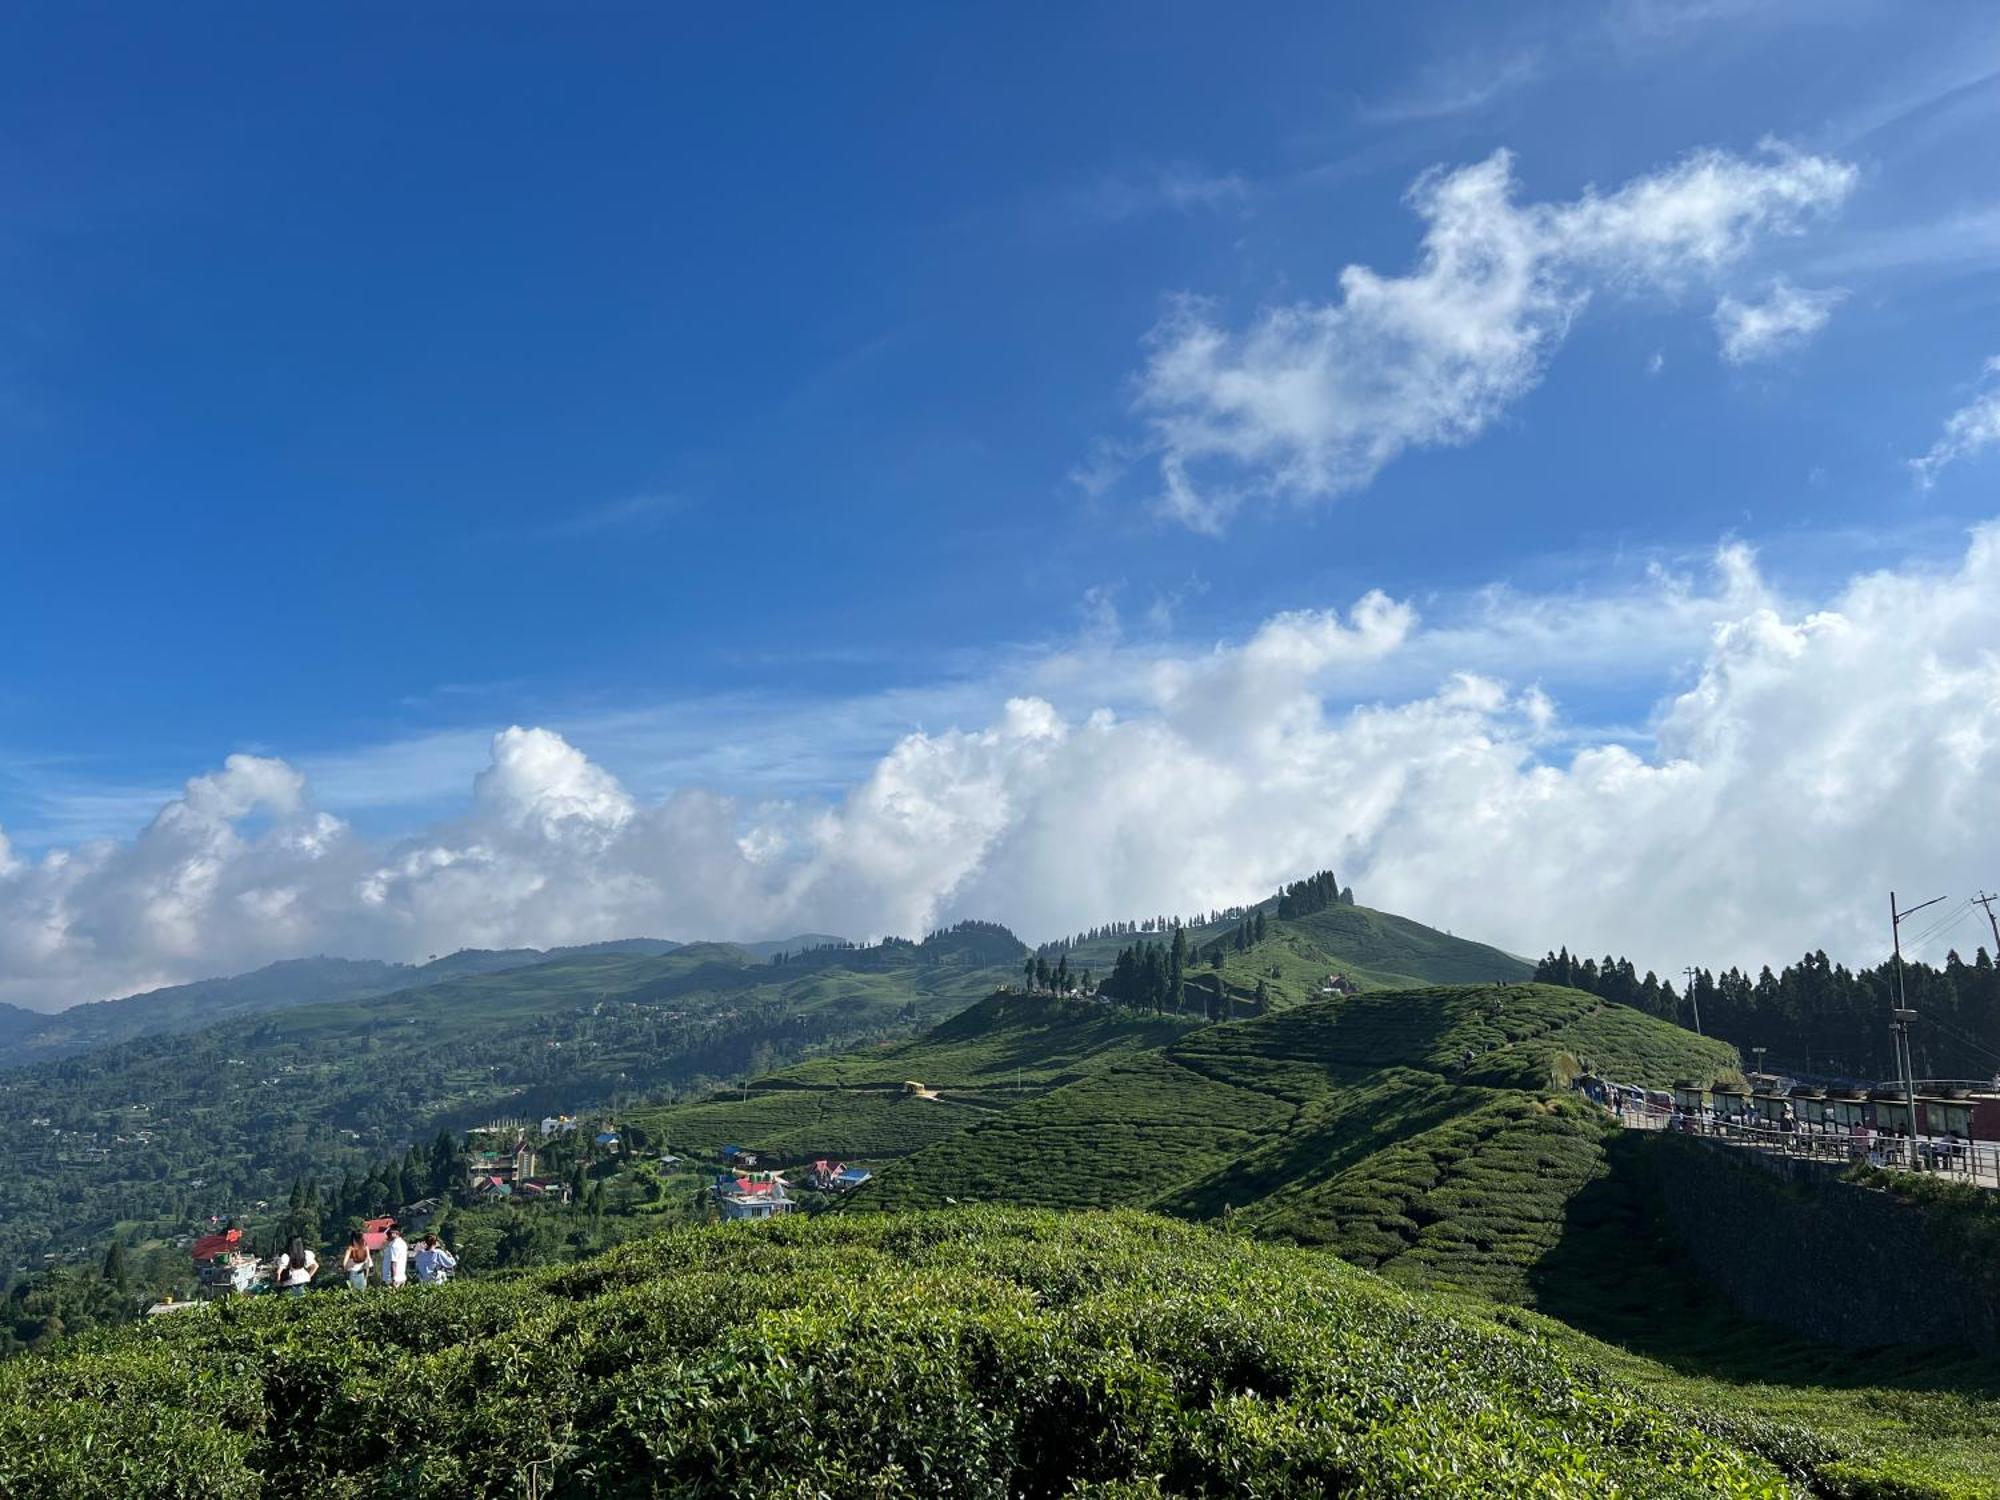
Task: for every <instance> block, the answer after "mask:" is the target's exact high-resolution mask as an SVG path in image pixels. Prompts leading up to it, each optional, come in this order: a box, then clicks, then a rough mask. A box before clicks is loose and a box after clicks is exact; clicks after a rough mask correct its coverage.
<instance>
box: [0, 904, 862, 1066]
mask: <svg viewBox="0 0 2000 1500" xmlns="http://www.w3.org/2000/svg"><path fill="white" fill-rule="evenodd" d="M839 941H840V939H838V938H833V937H828V936H827V935H825V934H824V933H802V934H800V935H798V936H796V937H789V938H781V939H776V940H773V941H770V942H763V943H741V944H737V945H736V946H738V947H740V948H742V949H743V950H744V951H745V952H748V953H750V954H753V955H755V956H756V957H758V958H763V959H768V958H769V957H770V956H771V955H772V954H774V953H779V952H792V951H795V950H797V949H800V948H808V947H814V946H818V945H820V944H826V943H837V942H839ZM683 946H684V945H683V944H681V943H677V942H674V941H672V940H671V939H668V938H616V939H613V940H611V941H609V942H603V943H582V944H578V945H575V946H573V947H566V948H464V949H461V950H460V951H459V952H457V953H451V954H447V955H446V956H445V957H443V958H434V959H431V960H430V961H429V962H428V963H421V964H400V963H389V962H386V961H384V960H381V959H373V958H326V957H318V958H293V959H285V960H283V961H281V962H279V963H274V964H266V965H265V966H264V967H263V968H261V969H255V970H252V971H251V972H250V973H248V974H235V975H230V976H227V977H224V978H217V979H198V980H195V981H194V982H192V983H190V984H176V985H169V986H167V987H166V988H164V989H157V990H147V991H145V992H144V993H142V994H137V995H126V996H123V997H122V998H120V999H116V1000H98V1001H94V1002H91V1003H89V1004H85V1005H75V1006H71V1007H70V1008H69V1009H68V1010H63V1011H56V1012H54V1013H53V1014H50V1013H47V1012H43V1011H36V1010H27V1009H24V1008H22V1007H20V1006H16V1005H0V1068H4V1067H12V1066H17V1065H19V1064H22V1063H30V1062H44V1061H49V1060H51V1059H55V1058H61V1057H69V1056H72V1055H74V1054H76V1053H78V1052H83V1051H86V1050H88V1049H89V1048H91V1047H99V1046H104V1045H106V1044H107V1043H111V1042H125V1041H131V1040H132V1039H134V1038H135V1037H142V1036H159V1035H172V1034H174V1033H178V1032H187V1031H198V1030H200V1029H201V1028H202V1027H204V1026H208V1025H211V1024H213V1023H214V1022H217V1021H226V1020H228V1019H230V1018H231V1017H234V1016H246V1015H252V1014H256V1013H259V1012H263V1011H273V1010H287V1009H290V1008H291V1007H292V1006H296V1005H320V1004H324V1003H326V1002H328V1001H332V1000H361V999H366V998H368V997H369V996H372V995H387V994H393V993H395V992H396V991H398V990H410V989H419V988H422V987H423V986H426V985H432V984H439V983H442V982H443V981H445V980H447V979H463V978H467V977H469V976H472V975H476V974H498V973H501V972H503V971H505V970H508V969H522V968H527V967H529V966H531V965H534V964H541V963H548V962H550V961H551V960H555V959H563V958H589V957H597V956H606V957H631V958H657V957H660V956H662V955H664V954H668V953H672V952H674V951H675V950H676V949H679V948H681V947H683Z"/></svg>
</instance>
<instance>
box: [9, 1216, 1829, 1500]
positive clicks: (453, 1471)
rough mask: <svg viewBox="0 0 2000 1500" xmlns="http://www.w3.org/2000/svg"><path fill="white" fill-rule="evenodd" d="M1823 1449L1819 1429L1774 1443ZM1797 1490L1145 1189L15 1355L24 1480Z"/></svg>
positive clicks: (567, 1486)
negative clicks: (1130, 1200) (1069, 1210)
mask: <svg viewBox="0 0 2000 1500" xmlns="http://www.w3.org/2000/svg"><path fill="white" fill-rule="evenodd" d="M1748 1441H1749V1442H1750V1443H1751V1444H1752V1446H1753V1447H1755V1446H1767V1447H1777V1448H1783V1449H1785V1450H1786V1451H1787V1453H1788V1454H1789V1460H1788V1461H1789V1462H1791V1463H1792V1464H1793V1465H1794V1467H1795V1468H1801V1471H1802V1472H1805V1471H1809V1470H1810V1467H1811V1466H1812V1465H1813V1464H1816V1463H1821V1462H1828V1461H1831V1459H1832V1457H1833V1454H1832V1450H1831V1449H1828V1448H1826V1447H1825V1445H1823V1444H1820V1443H1818V1442H1817V1441H1816V1440H1814V1439H1813V1438H1811V1436H1810V1434H1805V1433H1800V1432H1794V1431H1790V1430H1787V1429H1781V1428H1777V1427H1764V1428H1760V1429H1759V1430H1758V1431H1757V1432H1755V1433H1754V1434H1750V1435H1749V1436H1748ZM531 1466H539V1467H538V1469H537V1475H538V1478H539V1481H540V1484H541V1493H543V1494H545V1495H554V1496H585V1495H593V1496H595V1495H608V1496H640V1495H669V1494H674V1495H678V1494H690V1495H691V1494H707V1495H745V1496H748V1495H757V1496H799V1497H805V1496H817V1495H862V1494H865V1495H871V1496H883V1497H887V1496H904V1495H908V1496H926V1497H929V1496H982V1497H984V1496H991V1497H1000V1496H1014V1495H1022V1496H1026V1495H1092V1496H1099V1497H1106V1500H1108V1497H1112V1496H1117V1497H1121V1500H1137V1497H1143V1496H1148V1495H1155V1496H1157V1495H1193V1494H1204V1495H1264V1496H1274V1495H1288V1496H1289V1495H1301V1496H1311V1495H1323V1496H1333V1495H1339V1496H1354V1497H1364V1496H1373V1497H1383V1500H1389V1497H1419V1496H1437V1497H1460V1496H1467V1495H1481V1496H1521V1497H1527V1496H1534V1497H1538V1500H1557V1497H1565V1496H1575V1497H1578V1500H1585V1497H1589V1500H1596V1497H1600V1496H1606V1495H1625V1496H1660V1497H1689V1500H1694V1497H1714V1496H1767V1497H1781V1496H1789V1495H1793V1494H1796V1493H1797V1490H1796V1489H1795V1488H1794V1486H1793V1485H1792V1483H1791V1482H1790V1481H1789V1480H1788V1479H1787V1478H1786V1477H1785V1475H1784V1474H1783V1473H1782V1472H1781V1471H1780V1470H1779V1468H1777V1467H1776V1466H1775V1465H1774V1464H1773V1463H1771V1462H1770V1461H1769V1460H1768V1459H1766V1458H1765V1457H1763V1456H1761V1455H1760V1454H1759V1453H1757V1452H1755V1451H1752V1448H1750V1447H1745V1446H1743V1445H1742V1444H1741V1443H1739V1442H1734V1441H1730V1440H1728V1439H1725V1438H1723V1437H1720V1436H1718V1435H1716V1434H1715V1433H1714V1432H1713V1431H1711V1430H1705V1428H1704V1424H1703V1422H1702V1421H1701V1420H1700V1419H1698V1418H1696V1417H1694V1416H1691V1415H1690V1414H1689V1413H1687V1412H1685V1411H1683V1410H1679V1409H1675V1408H1673V1407H1669V1406H1664V1405H1662V1404H1660V1403H1659V1402H1657V1401H1656V1400H1654V1399H1652V1398H1650V1397H1649V1396H1648V1395H1646V1394H1645V1393H1643V1392H1642V1391H1640V1390H1639V1389H1638V1388H1636V1387H1634V1386H1632V1385H1628V1384H1625V1383H1622V1382H1620V1381H1618V1380H1615V1379H1612V1378H1609V1377H1607V1376H1606V1375H1605V1374H1604V1373H1603V1372H1602V1370H1601V1369H1600V1368H1599V1367H1597V1366H1596V1365H1595V1364H1594V1363H1592V1362H1590V1361H1589V1360H1587V1359H1583V1358H1579V1357H1577V1356H1576V1355H1574V1354H1572V1353H1567V1352H1565V1351H1564V1350H1562V1349H1561V1348H1559V1347H1558V1346H1557V1345H1556V1344H1555V1343H1554V1342H1552V1341H1551V1340H1549V1339H1547V1338H1544V1337H1539V1336H1535V1335H1531V1334H1524V1333H1521V1332H1517V1331H1514V1330H1510V1329H1506V1328H1503V1327H1501V1326H1499V1325H1498V1324H1497V1323H1495V1322H1493V1321H1492V1320H1490V1319H1488V1318H1486V1317H1484V1316H1481V1315H1478V1314H1474V1313H1469V1312H1453V1311H1447V1310H1445V1309H1443V1308H1442V1307H1440V1306H1439V1305H1436V1304H1433V1303H1429V1302H1426V1301H1424V1300H1421V1299H1417V1298H1413V1297H1411V1296H1408V1295H1406V1294H1403V1293H1400V1292H1398V1291H1396V1290H1394V1289H1393V1288H1391V1287H1389V1286H1387V1285H1386V1284H1384V1283H1382V1282H1380V1281H1378V1280H1376V1279H1374V1278H1372V1277H1370V1276H1368V1275H1367V1274H1366V1273H1363V1272H1359V1271H1354V1270H1352V1269H1349V1268H1347V1267H1344V1266H1341V1265H1339V1264H1338V1263H1336V1262H1333V1261H1330V1260H1327V1259H1324V1258H1319V1257H1314V1256H1310V1255H1308V1254H1307V1253H1305V1252H1300V1251H1293V1250H1286V1249H1282V1248H1277V1247H1271V1246H1260V1245H1255V1244H1252V1243H1248V1242H1245V1241H1243V1240H1241V1239H1238V1238H1235V1237H1231V1236H1225V1235H1221V1234H1217V1233H1215V1232H1213V1231H1210V1230H1205V1229H1200V1228H1196V1227H1192V1226H1188V1225H1184V1224H1177V1223H1173V1222H1170V1221H1163V1220H1156V1219H1147V1218H1142V1217H1136V1216H1122V1215H1121V1216H1081V1217H1070V1218H1059V1217H1056V1216H1052V1215H1046V1214H1022V1213H1004V1212H998V1211H980V1212H964V1213H955V1214H945V1215H928V1216H911V1217H902V1218H867V1219H862V1218H845V1217H844V1218H835V1219H819V1220H815V1221H800V1222H790V1223H785V1222H781V1223H778V1224H775V1225H769V1226H756V1227H748V1226H744V1227H736V1228H730V1229H720V1230H717V1229H707V1230H688V1231H682V1232H679V1233H676V1234H671V1235H668V1236H665V1237H663V1238H660V1239H657V1240H653V1241H648V1242H645V1243H641V1244H633V1245H627V1246H624V1247H622V1248H620V1249H619V1250H616V1251H613V1252H611V1253H609V1254H608V1255H606V1256H603V1257H601V1258H599V1259H598V1260H596V1261H593V1262H589V1263H586V1264H584V1265H580V1266H576V1267H572V1268H569V1269H566V1270H562V1271H555V1272H544V1273H538V1274H535V1275H532V1276H528V1277H524V1278H522V1279H519V1280H515V1281H509V1282H489V1283H483V1284H481V1283H467V1284H461V1285H458V1286H455V1287H451V1288H446V1289H442V1290H433V1289H420V1290H412V1291H406V1292H403V1293H374V1294H366V1295H360V1296H349V1295H344V1294H328V1295H322V1296H316V1297H309V1298H307V1299H304V1300H303V1301H301V1302H297V1303H286V1302H273V1303H266V1304H262V1305H254V1306H252V1305H242V1304H232V1305H228V1306H227V1307H226V1309H225V1308H224V1307H217V1308H210V1309H201V1310H196V1311H193V1312H189V1313H185V1314H181V1315H178V1316H177V1317H175V1318H171V1319H167V1320H163V1321H157V1322H155V1323H153V1324H150V1325H148V1326H146V1327H144V1328H143V1329H137V1330H127V1331H125V1332H123V1333H121V1334H120V1335H117V1336H113V1337H106V1338H103V1339H100V1340H98V1341H96V1342H95V1344H94V1345H92V1346H91V1347H88V1348H85V1349H83V1350H79V1351H74V1352H70V1353H67V1354H65V1355H63V1356H60V1357H56V1358H44V1357H40V1356H33V1357H29V1358H27V1359H24V1360H19V1361H15V1362H14V1363H12V1364H10V1365H8V1366H5V1367H0V1493H5V1494H8V1495H9V1496H13V1497H18V1500H37V1497H44V1496H51V1497H52V1496H65V1497H67V1496H74V1495H82V1494H118V1495H121V1496H130V1497H155V1496H157V1497H168V1496H188V1497H194V1496H200V1497H203V1500H249V1497H261V1496H266V1495H276V1494H316V1495H331V1496H341V1495H347V1496H354V1495H360V1494H364V1493H372V1492H376V1491H377V1490H379V1489H381V1488H383V1487H392V1488H394V1489H395V1490H397V1491H398V1492H401V1491H404V1490H406V1489H408V1490H413V1491H415V1492H420V1493H423V1494H426V1495H430V1496H438V1497H453V1496H500V1495H515V1494H519V1493H522V1492H523V1491H524V1489H525V1487H526V1483H527V1478H528V1474H529V1472H530V1468H531Z"/></svg>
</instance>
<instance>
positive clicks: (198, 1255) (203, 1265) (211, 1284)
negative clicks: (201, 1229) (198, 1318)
mask: <svg viewBox="0 0 2000 1500" xmlns="http://www.w3.org/2000/svg"><path fill="white" fill-rule="evenodd" d="M189 1254H190V1257H191V1258H192V1259H193V1261H194V1279H195V1295H196V1296H197V1297H200V1298H201V1299H202V1300H203V1301H211V1300H213V1299H214V1298H217V1297H233V1296H241V1295H242V1294H244V1293H245V1292H248V1291H250V1290H251V1289H252V1288H253V1287H255V1286H256V1284H257V1283H258V1282H259V1281H260V1280H267V1279H268V1278H269V1277H270V1274H271V1273H270V1268H269V1267H267V1266H261V1265H259V1264H258V1263H257V1257H256V1256H254V1255H252V1254H250V1253H249V1251H248V1250H247V1249H246V1248H245V1247H244V1244H243V1231H242V1230H240V1229H233V1228H232V1229H225V1230H223V1231H222V1232H221V1233H220V1234H205V1235H203V1236H201V1237H200V1238H199V1239H197V1240H196V1241H195V1242H194V1244H193V1245H192V1246H191V1247H190V1249H189Z"/></svg>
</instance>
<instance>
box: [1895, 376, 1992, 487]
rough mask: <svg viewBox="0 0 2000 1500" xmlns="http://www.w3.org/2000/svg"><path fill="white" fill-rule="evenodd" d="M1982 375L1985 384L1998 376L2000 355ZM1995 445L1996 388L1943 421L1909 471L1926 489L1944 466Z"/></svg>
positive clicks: (1913, 460) (1981, 394)
mask: <svg viewBox="0 0 2000 1500" xmlns="http://www.w3.org/2000/svg"><path fill="white" fill-rule="evenodd" d="M1984 374H1985V375H1986V377H1987V378H1988V379H1989V380H1990V379H1992V378H1993V377H1994V376H2000V355H1995V356H1993V357H1992V358H1991V359H1989V360H1987V361H1986V366H1985V370H1984ZM1996 443H2000V384H1994V385H1992V386H1990V387H1989V388H1988V389H1986V390H1985V391H1982V392H1981V393H1980V394H1979V395H1977V396H1976V397H1974V398H1973V399H1972V400H1971V401H1968V402H1967V403H1966V404H1965V405H1964V406H1961V407H1960V408H1959V409H1958V410H1957V411H1955V412H1953V413H1952V414H1951V415H1950V416H1949V417H1947V418H1945V423H1944V432H1943V434H1942V435H1941V436H1940V437H1939V438H1938V440H1937V441H1936V442H1935V443H1932V444H1931V447H1930V452H1928V453H1926V454H1925V455H1924V456H1923V457H1922V458H1913V459H1911V460H1910V468H1911V470H1912V471H1913V472H1914V473H1915V474H1916V476H1917V482H1918V483H1919V484H1921V485H1922V486H1923V487H1924V488H1925V489H1929V488H1930V487H1931V486H1932V485H1933V484H1935V483H1937V476H1938V471H1939V470H1940V469H1942V468H1944V467H1945V466H1946V465H1947V464H1954V463H1957V462H1958V461H1959V460H1960V459H1961V458H1970V457H1971V456H1972V455H1973V454H1975V453H1978V452H1980V451H1981V450H1982V449H1985V448H1991V447H1992V446H1994V445H1995V444H1996Z"/></svg>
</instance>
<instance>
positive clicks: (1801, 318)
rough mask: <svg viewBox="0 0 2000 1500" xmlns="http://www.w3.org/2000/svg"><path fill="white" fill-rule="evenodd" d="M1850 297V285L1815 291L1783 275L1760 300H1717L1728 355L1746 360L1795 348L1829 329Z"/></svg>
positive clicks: (1717, 323)
mask: <svg viewBox="0 0 2000 1500" xmlns="http://www.w3.org/2000/svg"><path fill="white" fill-rule="evenodd" d="M1846 297H1847V289H1846V288H1845V287H1837V286H1836V287H1825V288H1822V289H1820V290H1818V291H1812V290H1808V289H1806V288H1804V287H1796V286H1793V285H1792V284H1791V283H1790V282H1789V281H1786V280H1785V279H1784V278H1783V277H1779V278H1778V279H1777V280H1775V281H1773V282H1772V283H1771V285H1770V286H1769V287H1768V288H1766V289H1765V293H1764V295H1763V297H1762V298H1761V299H1760V300H1757V301H1752V302H1746V301H1742V300H1740V299H1738V298H1736V297H1729V296H1725V297H1724V298H1722V300H1721V301H1719V302H1717V303H1716V305H1715V332H1716V338H1717V340H1718V341H1719V342H1720V345H1721V350H1722V357H1723V359H1725V360H1727V361H1728V362H1729V363H1730V364H1732V365H1743V364H1750V363H1752V362H1754V361H1757V360H1764V359H1774V358H1776V357H1777V356H1779V355H1781V354H1786V353H1789V352H1790V351H1792V350H1794V349H1797V348H1798V347H1799V346H1800V345H1802V344H1804V343H1805V342H1806V341H1807V340H1808V339H1810V338H1811V337H1812V336H1813V335H1814V334H1816V333H1818V332H1819V331H1820V329H1822V328H1824V327H1825V326H1826V322H1827V319H1829V318H1831V317H1832V316H1833V310H1834V309H1835V308H1836V307H1838V306H1839V305H1840V304H1841V302H1843V301H1844V300H1845V299H1846Z"/></svg>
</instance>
